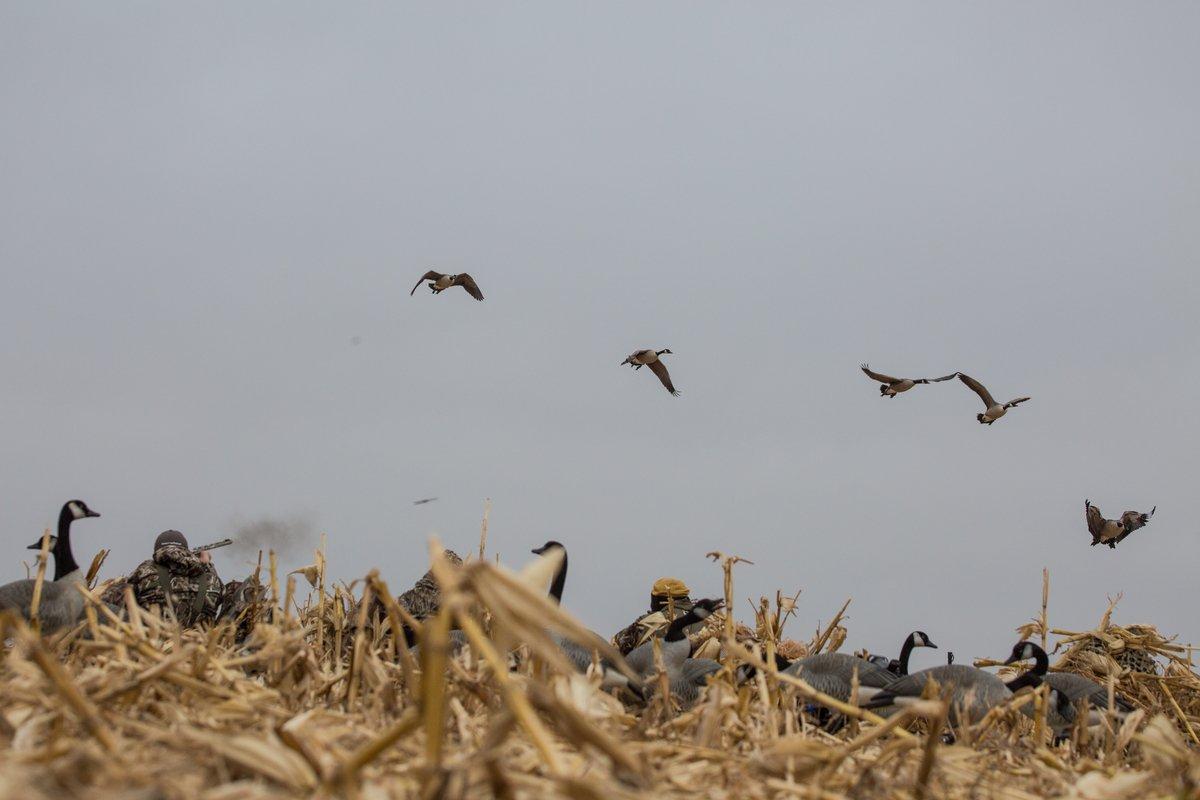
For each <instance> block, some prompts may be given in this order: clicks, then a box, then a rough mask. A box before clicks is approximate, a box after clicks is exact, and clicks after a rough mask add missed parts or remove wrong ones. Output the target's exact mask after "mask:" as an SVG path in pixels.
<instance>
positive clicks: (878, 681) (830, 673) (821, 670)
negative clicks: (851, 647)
mask: <svg viewBox="0 0 1200 800" xmlns="http://www.w3.org/2000/svg"><path fill="white" fill-rule="evenodd" d="M915 647H932V648H935V649H936V648H937V645H936V644H934V643H933V642H931V641H930V640H929V637H928V636H926V635H925V634H924V633H923V632H922V631H913V632H912V633H910V634H909V635H908V636H907V637H905V639H904V644H903V646H902V647H901V648H900V658H899V659H898V660H895V661H892V660H889V662H888V663H887V664H886V665H881V664H880V663H879V662H877V661H875V660H865V659H861V658H859V657H857V656H852V655H850V654H849V653H818V654H817V655H814V656H808V657H807V658H801V659H799V660H797V661H794V662H792V664H791V665H790V666H788V668H787V669H785V670H784V672H786V673H788V674H789V675H795V676H796V677H797V678H802V679H803V680H804V681H805V682H806V683H808V685H809V686H811V687H813V688H814V689H816V690H817V691H819V692H824V693H825V694H827V695H829V696H830V697H835V698H837V699H838V700H841V701H843V702H846V701H849V699H850V690H851V688H852V682H853V680H854V674H855V672H857V673H858V700H859V703H863V702H866V701H867V700H869V699H870V698H871V697H873V696H874V695H876V694H878V693H879V692H881V691H883V690H884V689H885V688H887V687H889V686H891V685H892V683H894V682H895V680H896V677H897V676H898V675H900V676H902V675H907V674H908V659H909V657H910V656H911V655H912V651H913V648H915Z"/></svg>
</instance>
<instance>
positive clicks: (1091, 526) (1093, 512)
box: [1083, 500, 1104, 539]
mask: <svg viewBox="0 0 1200 800" xmlns="http://www.w3.org/2000/svg"><path fill="white" fill-rule="evenodd" d="M1083 514H1084V517H1085V518H1086V519H1087V526H1088V533H1090V534H1091V535H1092V538H1093V539H1095V538H1097V537H1098V536H1100V532H1101V531H1102V530H1104V515H1103V514H1101V513H1100V509H1098V508H1096V507H1095V506H1094V505H1092V503H1091V501H1089V500H1084V501H1083Z"/></svg>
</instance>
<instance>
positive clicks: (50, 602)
mask: <svg viewBox="0 0 1200 800" xmlns="http://www.w3.org/2000/svg"><path fill="white" fill-rule="evenodd" d="M98 516H100V515H99V514H98V513H96V512H95V511H92V510H91V509H90V508H88V505H87V503H85V502H83V501H82V500H69V501H67V502H66V503H65V504H64V505H63V507H62V510H61V511H60V512H59V514H58V535H57V536H56V537H54V540H53V543H52V544H53V548H54V549H53V552H54V580H53V581H43V582H42V597H41V600H40V602H39V604H38V620H39V621H40V623H41V630H42V633H53V632H54V631H57V630H60V629H62V628H65V627H67V626H68V625H73V624H74V623H75V622H76V621H78V620H79V617H80V616H81V615H82V614H83V606H84V599H83V595H82V594H80V592H79V590H78V589H77V588H75V587H76V586H83V585H84V579H85V575H84V573H83V570H81V569H80V568H79V565H78V564H76V563H75V556H74V554H73V553H72V552H71V523H72V522H74V521H75V520H77V519H86V518H87V517H98ZM41 547H42V544H41V542H40V541H39V542H38V543H37V548H36V549H39V550H40V549H41ZM31 549H32V548H31ZM36 582H37V581H36V579H33V578H27V579H25V580H23V581H13V582H12V583H7V584H5V585H3V586H0V609H12V610H13V611H16V612H17V613H18V614H20V615H21V616H22V617H24V618H25V619H26V620H29V619H30V606H31V604H32V602H33V587H34V584H35V583H36Z"/></svg>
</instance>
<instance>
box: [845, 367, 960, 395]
mask: <svg viewBox="0 0 1200 800" xmlns="http://www.w3.org/2000/svg"><path fill="white" fill-rule="evenodd" d="M862 371H863V372H865V373H867V377H868V378H870V379H871V380H873V381H879V396H880V397H895V396H896V395H898V394H900V393H901V392H907V391H908V390H909V389H911V388H913V387H914V386H916V385H917V384H918V383H941V382H942V381H948V380H950V379H951V378H953V377H954V376H955V375H957V374H958V373H957V372H951V373H950V374H949V375H945V376H943V377H941V378H893V377H892V376H891V375H884V374H883V373H882V372H872V371H871V368H870V367H869V366H867V365H866V364H863V365H862Z"/></svg>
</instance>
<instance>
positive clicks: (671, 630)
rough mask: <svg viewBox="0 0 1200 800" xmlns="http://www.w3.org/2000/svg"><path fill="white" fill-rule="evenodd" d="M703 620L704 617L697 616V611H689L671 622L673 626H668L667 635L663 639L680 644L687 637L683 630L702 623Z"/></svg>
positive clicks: (692, 609)
mask: <svg viewBox="0 0 1200 800" xmlns="http://www.w3.org/2000/svg"><path fill="white" fill-rule="evenodd" d="M701 619H702V617H700V616H699V615H697V614H696V609H694V608H691V609H688V612H687V613H686V614H680V615H679V616H678V617H676V618H675V619H673V620H671V624H670V625H668V626H667V634H666V636H664V637H663V638H664V639H666V640H667V641H668V642H678V641H679V640H680V639H683V638H684V636H685V634H684V630H683V629H684V628H686V627H688V626H689V625H694V624H696V623H697V622H700V621H701Z"/></svg>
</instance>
